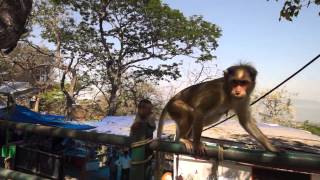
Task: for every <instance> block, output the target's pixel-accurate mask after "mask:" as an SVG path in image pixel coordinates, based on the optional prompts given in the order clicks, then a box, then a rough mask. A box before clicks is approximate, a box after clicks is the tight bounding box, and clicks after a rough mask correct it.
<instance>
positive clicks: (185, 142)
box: [180, 138, 193, 154]
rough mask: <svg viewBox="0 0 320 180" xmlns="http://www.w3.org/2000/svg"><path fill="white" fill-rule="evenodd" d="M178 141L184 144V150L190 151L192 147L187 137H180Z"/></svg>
mask: <svg viewBox="0 0 320 180" xmlns="http://www.w3.org/2000/svg"><path fill="white" fill-rule="evenodd" d="M180 142H181V143H183V144H184V146H185V147H186V150H187V152H188V153H189V154H191V153H192V149H193V144H192V142H191V141H190V140H189V139H183V138H180Z"/></svg>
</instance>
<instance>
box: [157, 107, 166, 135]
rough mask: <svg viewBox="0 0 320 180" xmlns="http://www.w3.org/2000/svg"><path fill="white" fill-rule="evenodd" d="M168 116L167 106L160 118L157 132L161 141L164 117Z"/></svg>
mask: <svg viewBox="0 0 320 180" xmlns="http://www.w3.org/2000/svg"><path fill="white" fill-rule="evenodd" d="M166 114H167V105H166V106H165V107H164V108H163V110H162V112H161V115H160V118H159V123H158V131H157V138H158V139H160V138H161V135H162V131H163V124H164V117H165V116H166Z"/></svg>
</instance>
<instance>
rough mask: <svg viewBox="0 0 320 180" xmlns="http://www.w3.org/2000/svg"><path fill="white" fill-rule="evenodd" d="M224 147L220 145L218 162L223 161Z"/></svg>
mask: <svg viewBox="0 0 320 180" xmlns="http://www.w3.org/2000/svg"><path fill="white" fill-rule="evenodd" d="M223 159H224V158H223V147H222V146H220V145H218V162H221V161H223Z"/></svg>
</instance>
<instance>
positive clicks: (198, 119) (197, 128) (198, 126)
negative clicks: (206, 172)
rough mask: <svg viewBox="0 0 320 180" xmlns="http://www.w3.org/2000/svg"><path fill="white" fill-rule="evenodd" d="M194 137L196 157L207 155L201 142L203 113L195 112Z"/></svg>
mask: <svg viewBox="0 0 320 180" xmlns="http://www.w3.org/2000/svg"><path fill="white" fill-rule="evenodd" d="M193 115H194V117H193V125H192V128H193V129H192V135H193V151H194V153H195V154H196V155H204V154H206V148H205V145H204V144H203V143H202V142H201V141H200V139H201V134H202V129H203V115H202V113H201V112H197V111H195V112H194V114H193Z"/></svg>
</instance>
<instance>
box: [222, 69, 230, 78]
mask: <svg viewBox="0 0 320 180" xmlns="http://www.w3.org/2000/svg"><path fill="white" fill-rule="evenodd" d="M228 75H229V71H228V69H226V70H224V71H223V76H224V77H227V76H228Z"/></svg>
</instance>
